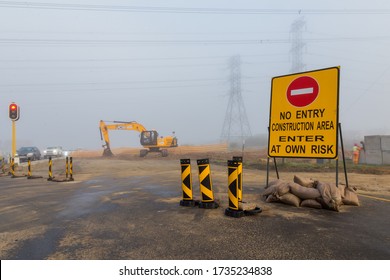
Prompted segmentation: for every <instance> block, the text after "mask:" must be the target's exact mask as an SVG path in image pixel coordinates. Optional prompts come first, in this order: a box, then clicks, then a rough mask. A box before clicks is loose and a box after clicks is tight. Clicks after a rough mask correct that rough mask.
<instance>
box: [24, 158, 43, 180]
mask: <svg viewBox="0 0 390 280" xmlns="http://www.w3.org/2000/svg"><path fill="white" fill-rule="evenodd" d="M27 168H28V169H27V179H39V178H43V177H42V176H33V175H32V171H31V159H30V158H28V161H27Z"/></svg>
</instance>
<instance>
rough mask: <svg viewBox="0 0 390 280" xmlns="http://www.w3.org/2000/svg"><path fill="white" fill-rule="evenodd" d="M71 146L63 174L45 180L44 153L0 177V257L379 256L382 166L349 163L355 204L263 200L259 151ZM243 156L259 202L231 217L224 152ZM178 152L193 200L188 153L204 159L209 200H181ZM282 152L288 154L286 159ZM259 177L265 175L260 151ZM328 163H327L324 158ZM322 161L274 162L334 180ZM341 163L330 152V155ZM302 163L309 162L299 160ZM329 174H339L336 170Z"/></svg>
mask: <svg viewBox="0 0 390 280" xmlns="http://www.w3.org/2000/svg"><path fill="white" fill-rule="evenodd" d="M113 151H114V154H116V156H115V157H112V158H102V157H101V151H78V152H74V153H73V175H74V179H75V180H74V181H69V182H51V181H48V180H47V177H48V174H47V172H48V167H47V161H39V162H34V163H33V164H32V175H34V176H42V178H37V179H27V178H26V177H23V175H25V174H27V167H26V166H25V165H20V166H19V167H18V168H17V170H16V175H18V176H20V177H17V178H11V177H10V176H7V174H3V176H1V177H0V213H1V223H0V241H1V242H0V258H1V259H3V260H4V259H26V260H31V259H39V260H43V259H61V260H62V259H82V260H86V259H93V260H102V259H114V260H117V259H130V260H140V259H141V260H142V259H149V260H158V259H169V260H172V259H180V260H199V259H201V260H204V259H223V260H227V259H238V260H245V259H269V260H285V259H287V260H307V259H322V260H345V259H359V260H374V259H375V260H376V259H385V260H388V259H390V234H389V232H390V219H389V218H388V213H389V210H390V172H389V171H390V170H389V169H390V167H386V166H385V167H383V166H378V167H370V166H367V167H363V166H360V167H354V168H352V167H351V171H348V169H347V171H348V172H347V175H348V181H349V185H351V186H353V187H356V188H357V190H358V191H357V192H358V195H359V201H360V204H361V205H360V206H350V205H343V206H341V208H340V212H336V211H330V210H325V209H312V208H305V207H299V208H297V207H293V206H289V205H285V204H282V203H266V202H265V201H264V200H263V198H262V195H261V194H262V192H263V191H264V187H265V184H266V177H267V171H266V168H265V167H266V162H267V159H266V158H267V157H266V154H265V151H264V150H255V149H254V150H246V151H245V153H244V154H242V152H241V151H239V150H237V151H229V150H228V149H227V148H226V147H225V146H222V145H209V146H198V147H190V146H187V147H186V146H183V147H178V148H175V149H171V150H169V156H168V157H166V158H163V157H161V155H159V154H149V155H148V156H147V157H145V158H140V157H139V149H137V148H131V149H114V150H113ZM242 155H243V156H244V168H243V178H244V184H243V186H244V189H243V200H244V201H246V202H252V203H255V204H256V205H257V206H258V207H260V208H261V209H262V213H260V214H258V215H254V216H245V217H242V218H232V217H228V216H226V215H225V214H224V212H225V209H226V208H227V207H228V194H227V185H228V179H227V167H226V160H228V159H231V157H232V156H242ZM181 158H190V159H191V163H192V179H193V191H194V198H195V199H200V193H199V180H198V170H197V165H196V160H197V159H202V158H209V159H210V168H211V178H212V184H213V191H214V196H215V198H216V200H217V201H218V202H219V204H220V207H219V208H217V209H200V208H198V207H182V206H180V205H179V202H180V200H181V199H182V190H181V169H180V162H179V159H181ZM289 162H290V163H289ZM271 163H272V164H271V167H272V168H270V172H269V176H270V178H269V179H270V180H274V179H276V172H275V170H274V167H273V162H271ZM329 164H330V163H329ZM329 164H328V162H326V163H325V164H323V165H320V166H319V167H318V165H316V164H315V162H314V164H313V162H312V161H309V160H307V161H304V164H295V161H292V160H291V159H288V160H287V163H285V164H284V165H282V164H279V166H280V168H279V175H280V178H281V179H285V180H291V181H292V179H293V176H294V175H296V174H299V175H300V176H302V177H306V178H313V179H317V180H320V181H324V182H335V180H336V172H335V169H334V168H333V166H332V165H331V164H330V165H329ZM340 165H341V163H340ZM310 166H311V167H310ZM53 174H54V176H55V177H56V178H57V179H64V178H65V159H55V160H53ZM338 177H339V182H340V183H345V176H344V173H343V169H342V168H340V170H339V176H338Z"/></svg>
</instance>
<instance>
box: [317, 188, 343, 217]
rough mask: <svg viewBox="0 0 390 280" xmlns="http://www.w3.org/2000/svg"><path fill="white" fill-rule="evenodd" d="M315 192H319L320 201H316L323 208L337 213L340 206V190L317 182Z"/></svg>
mask: <svg viewBox="0 0 390 280" xmlns="http://www.w3.org/2000/svg"><path fill="white" fill-rule="evenodd" d="M316 188H317V190H319V191H320V194H321V197H320V198H321V199H319V198H317V199H316V200H317V201H318V202H320V203H321V205H322V206H323V207H324V206H325V207H324V208H327V209H330V210H335V211H339V207H340V205H341V204H342V199H341V194H340V190H339V189H338V188H337V186H336V185H335V184H329V183H323V182H318V183H316Z"/></svg>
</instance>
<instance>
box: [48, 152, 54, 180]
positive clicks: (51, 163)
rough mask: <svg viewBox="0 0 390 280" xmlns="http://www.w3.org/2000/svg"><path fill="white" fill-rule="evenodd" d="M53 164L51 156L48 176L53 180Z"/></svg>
mask: <svg viewBox="0 0 390 280" xmlns="http://www.w3.org/2000/svg"><path fill="white" fill-rule="evenodd" d="M52 165H53V162H52V160H51V157H49V178H47V180H48V181H53V172H52Z"/></svg>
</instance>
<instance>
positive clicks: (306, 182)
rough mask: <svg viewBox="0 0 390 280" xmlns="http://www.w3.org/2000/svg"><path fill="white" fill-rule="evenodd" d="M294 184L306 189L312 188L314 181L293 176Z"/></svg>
mask: <svg viewBox="0 0 390 280" xmlns="http://www.w3.org/2000/svg"><path fill="white" fill-rule="evenodd" d="M294 183H297V184H299V185H301V186H302V187H306V188H314V180H312V179H307V178H303V177H299V176H296V175H294Z"/></svg>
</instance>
